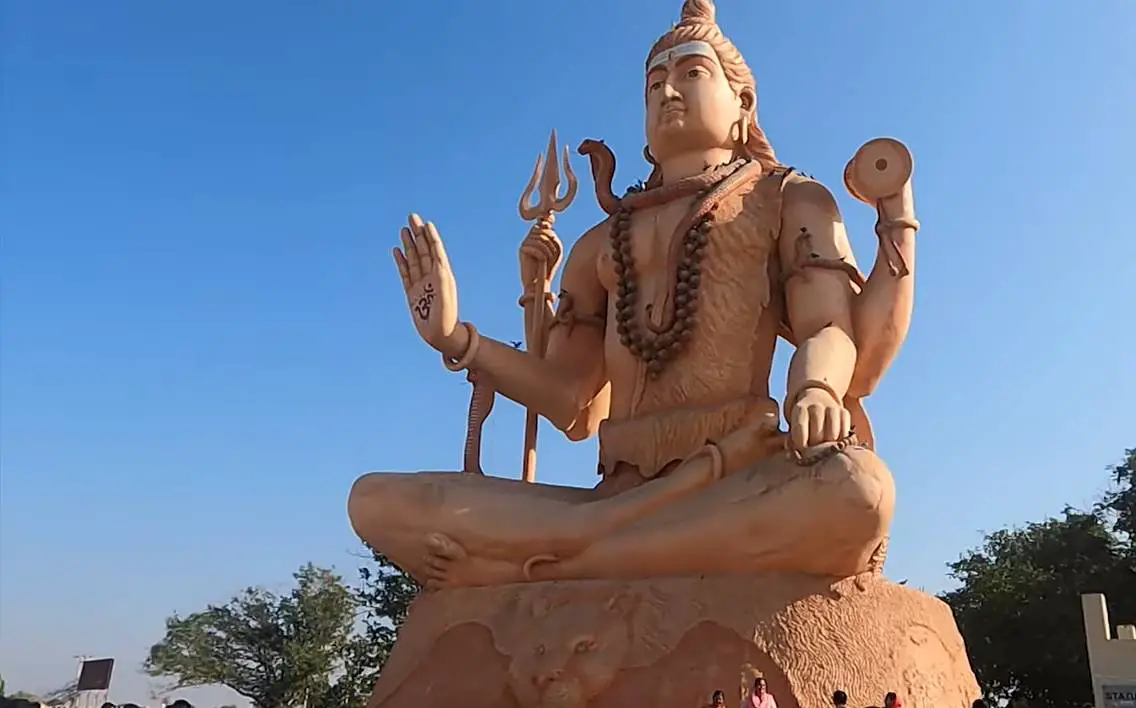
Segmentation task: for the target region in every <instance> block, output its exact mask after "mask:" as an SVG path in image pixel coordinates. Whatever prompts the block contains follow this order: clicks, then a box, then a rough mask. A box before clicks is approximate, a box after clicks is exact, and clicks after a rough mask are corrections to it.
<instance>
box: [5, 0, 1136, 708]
mask: <svg viewBox="0 0 1136 708" xmlns="http://www.w3.org/2000/svg"><path fill="white" fill-rule="evenodd" d="M679 5H680V3H679V2H678V1H677V0H675V1H673V2H670V1H669V2H659V1H658V0H650V1H648V0H622V1H621V2H601V1H600V0H587V1H584V0H580V1H579V2H574V3H534V2H520V1H519V0H501V1H499V2H493V3H456V2H455V3H452V4H451V3H449V2H445V1H444V0H419V1H418V2H417V3H414V4H413V5H412V4H411V3H403V4H389V3H378V2H362V1H360V0H353V1H347V0H345V1H343V2H336V3H279V2H268V1H267V0H248V1H247V2H241V3H223V2H218V1H216V0H212V1H206V2H194V3H172V2H165V3H156V2H143V1H142V0H134V1H127V0H101V1H100V2H79V1H72V2H56V3H46V2H32V1H26V0H25V1H23V2H20V1H18V0H0V12H2V14H0V47H2V49H0V72H2V73H0V79H2V80H0V189H2V198H0V233H2V238H3V260H2V268H3V271H2V283H0V287H2V289H3V292H2V294H3V301H2V308H3V309H2V321H0V324H2V327H3V330H2V334H3V336H2V342H0V347H2V349H0V357H2V358H0V362H2V369H0V391H2V396H0V413H2V423H3V425H2V427H0V445H2V447H0V452H2V464H3V467H2V473H3V477H2V488H0V493H2V504H3V513H2V517H0V570H2V584H0V672H2V673H3V675H4V676H5V678H6V679H7V680H8V685H9V686H10V687H12V688H14V689H30V690H42V689H45V688H49V687H51V686H52V685H55V684H59V683H62V682H63V681H65V680H67V679H68V678H69V677H70V676H73V674H72V672H73V671H74V663H73V660H72V656H73V655H75V654H81V653H85V654H91V655H113V656H116V657H118V659H119V661H120V665H119V669H118V674H117V676H116V679H115V687H114V691H113V692H112V696H111V697H112V699H117V700H120V701H122V700H129V699H133V700H138V699H144V698H145V697H146V693H147V690H148V689H147V683H146V681H145V680H144V679H143V678H141V677H139V676H138V675H137V674H136V667H137V666H138V664H139V662H140V661H141V659H142V658H143V656H144V652H145V650H146V648H147V647H148V646H149V644H151V643H152V642H154V641H155V640H157V639H158V638H160V636H161V633H162V620H163V618H164V617H165V616H166V615H167V614H168V613H170V612H171V611H174V610H177V611H180V612H191V611H193V610H196V609H199V608H201V607H203V606H204V605H205V604H206V603H209V602H222V601H224V600H226V599H227V598H228V597H230V596H231V595H232V594H233V593H234V592H235V591H236V590H238V589H239V588H241V587H243V586H245V585H249V584H260V585H266V586H268V587H273V588H278V589H284V588H285V587H286V586H287V582H288V581H289V578H290V573H291V572H292V571H293V570H294V569H295V568H296V567H297V566H299V565H300V564H301V563H304V562H305V561H309V560H310V561H315V562H317V563H321V564H327V565H334V566H336V567H337V568H338V569H340V570H342V571H343V572H345V573H347V574H353V572H354V568H355V566H356V565H357V560H356V558H355V557H354V556H353V555H352V554H353V553H354V552H356V550H357V548H358V546H357V543H356V541H355V539H354V537H353V535H352V533H351V531H350V528H349V526H348V523H347V519H346V515H345V509H344V501H345V497H346V493H347V490H348V488H349V486H350V484H351V481H352V480H353V479H354V478H355V477H356V476H357V475H358V474H359V473H361V472H363V471H366V470H370V469H395V470H415V469H452V468H455V467H456V466H457V465H458V464H459V462H460V451H461V443H462V434H463V422H464V417H465V407H466V402H467V395H468V388H467V386H466V385H465V384H464V379H463V377H461V376H459V375H453V374H449V373H448V372H446V371H445V370H444V369H443V368H442V367H441V365H440V362H439V361H438V357H437V356H436V355H434V354H432V353H431V352H430V351H428V350H427V348H426V347H425V345H424V344H422V343H420V342H419V341H418V339H417V338H416V336H415V334H414V331H413V328H412V326H411V324H410V322H409V320H408V316H407V314H406V311H405V305H404V301H403V299H402V296H401V293H400V288H399V283H398V278H397V275H396V273H395V270H394V267H393V265H392V264H391V261H390V255H389V250H390V248H391V246H392V245H394V244H395V242H396V239H397V232H398V229H399V227H400V226H401V225H402V223H403V222H404V220H405V217H406V214H407V212H408V211H409V210H416V211H419V212H420V213H422V214H423V215H424V216H425V217H426V218H428V219H431V220H433V221H435V222H436V223H437V225H438V227H439V229H440V230H441V233H442V236H443V238H444V239H445V241H446V244H447V247H448V249H449V251H450V255H451V260H452V261H453V262H454V264H455V268H456V271H457V277H458V283H459V288H460V292H461V296H462V299H461V304H462V314H463V316H464V317H465V318H467V319H469V320H472V321H473V322H475V323H477V325H478V327H479V329H480V330H481V331H483V332H485V333H486V334H489V335H491V336H497V337H499V338H506V339H520V338H521V330H522V324H521V313H520V310H519V309H518V308H517V307H516V306H515V304H514V303H515V302H516V297H517V295H518V294H519V287H520V286H519V283H518V277H517V260H516V255H515V249H516V246H517V244H518V243H519V242H520V239H521V238H522V237H523V235H524V232H525V228H526V226H525V224H523V223H522V222H521V221H520V220H519V218H518V216H517V213H516V202H517V197H518V195H519V193H520V190H521V188H522V187H523V186H524V183H525V181H526V180H527V178H528V176H529V170H530V169H531V166H532V161H533V158H534V157H535V155H536V153H537V152H538V151H539V150H540V149H541V148H542V147H543V146H544V144H545V142H546V140H547V136H548V131H549V130H550V129H551V128H553V127H555V128H557V129H558V131H559V133H560V135H561V136H562V138H563V139H564V140H566V141H567V142H569V143H570V144H572V145H575V144H576V143H578V142H579V141H580V140H581V139H583V138H589V137H591V138H604V139H606V140H607V142H608V143H609V144H610V145H612V146H613V148H614V149H615V150H616V152H617V154H618V155H619V157H620V159H621V161H620V171H619V175H618V178H617V179H618V183H619V184H623V185H626V184H630V183H631V182H633V181H635V180H637V179H639V178H641V177H644V176H645V174H646V172H645V170H644V165H643V163H642V161H641V159H640V157H639V153H640V149H641V147H642V145H643V137H642V93H641V92H642V86H641V82H642V74H641V71H642V69H641V67H642V61H643V59H644V55H645V52H646V51H647V49H648V48H649V46H650V44H651V42H652V41H653V40H654V39H655V38H656V37H657V36H658V35H659V34H660V33H661V32H663V31H664V30H666V29H667V28H668V27H669V26H670V24H671V23H672V22H673V21H674V20H675V19H676V17H677V13H678V9H679ZM719 19H720V21H721V23H722V25H723V27H724V28H725V29H726V31H727V32H728V33H729V34H730V36H731V37H732V38H733V39H734V40H735V42H736V43H737V44H738V45H739V46H740V47H741V48H742V50H743V51H744V52H745V53H746V56H747V58H748V60H749V62H750V64H751V66H752V67H753V69H754V71H755V73H756V74H757V76H758V80H759V94H760V102H761V109H762V113H761V118H762V123H763V125H764V127H765V129H766V131H767V132H768V134H769V136H770V138H771V139H772V141H773V144H774V146H775V147H776V148H777V150H778V153H779V156H780V157H781V158H782V159H783V160H784V161H786V162H788V163H790V164H793V165H795V166H798V167H800V168H802V169H804V170H805V171H807V172H809V173H810V174H813V175H815V176H816V177H817V178H818V179H821V180H822V181H824V182H825V183H827V184H828V185H829V186H830V187H831V188H832V189H833V191H834V193H836V194H837V196H838V198H839V200H840V203H841V205H842V208H843V209H844V213H845V217H846V219H847V221H848V223H849V228H850V230H851V233H852V237H853V242H854V246H855V247H856V249H857V253H858V255H859V259H860V260H861V261H862V262H865V263H870V262H871V260H872V258H873V253H874V249H875V239H874V236H873V234H872V231H871V226H872V223H873V219H874V214H872V212H871V210H870V209H868V208H867V207H865V206H863V205H861V204H859V203H857V202H854V201H853V200H852V199H851V198H850V197H848V196H847V194H846V193H845V192H844V189H843V186H842V183H841V171H842V169H843V167H844V164H845V162H846V161H847V160H848V158H849V157H851V155H852V154H853V153H854V152H855V150H856V148H857V147H859V145H860V144H862V143H863V142H864V141H866V140H868V139H870V138H873V137H876V136H879V135H891V136H895V137H898V138H901V139H902V140H904V141H906V142H907V143H908V144H909V145H910V146H911V148H912V150H913V152H914V154H915V158H916V182H915V187H916V200H917V206H918V213H919V217H920V219H921V220H922V223H923V231H922V232H921V233H920V235H919V239H920V250H919V266H918V268H919V270H918V277H919V281H918V302H917V307H916V320H915V324H914V327H913V329H912V332H911V336H910V338H909V340H908V343H907V346H906V348H905V350H904V352H903V353H902V355H901V357H900V359H899V361H898V363H897V364H896V365H895V367H894V368H893V369H892V371H891V373H890V374H889V376H888V378H887V379H885V381H884V383H883V385H882V386H881V388H880V390H879V392H878V394H877V395H876V396H875V397H874V398H873V399H872V400H870V401H869V407H870V411H871V413H872V415H873V421H874V423H875V426H876V429H877V432H878V436H879V444H880V451H881V453H882V454H883V456H884V457H885V458H886V459H887V460H888V462H889V463H890V464H891V466H892V468H893V470H894V472H895V474H896V478H897V481H898V483H899V495H900V497H899V499H900V507H899V512H898V516H897V518H896V521H895V528H894V542H893V549H892V555H891V561H890V565H889V568H888V573H889V575H891V576H893V577H896V578H909V579H910V580H911V582H912V583H915V584H919V585H922V586H924V587H926V588H927V589H928V590H938V589H941V588H943V587H945V586H946V585H947V584H948V580H947V579H946V576H945V563H947V562H948V561H950V560H952V559H954V558H955V557H957V555H958V554H959V553H960V552H961V551H963V550H964V549H966V548H967V547H969V546H972V545H974V544H975V543H976V542H978V541H979V540H980V538H981V531H982V530H993V529H996V528H999V527H1001V526H1003V525H1006V524H1015V523H1019V522H1023V521H1026V520H1030V519H1036V518H1039V517H1041V516H1043V515H1045V514H1048V513H1054V512H1057V511H1059V510H1060V508H1061V507H1062V505H1063V504H1065V503H1067V502H1068V503H1073V504H1082V503H1086V502H1088V501H1090V500H1091V499H1092V497H1093V495H1094V494H1095V493H1096V492H1097V491H1098V490H1100V489H1101V488H1102V486H1103V484H1104V481H1105V476H1104V474H1103V467H1104V466H1105V465H1107V464H1109V463H1111V462H1114V461H1116V460H1117V459H1118V458H1119V456H1120V454H1121V453H1122V451H1123V449H1124V448H1125V447H1126V446H1132V445H1136V437H1134V434H1136V426H1134V425H1133V417H1132V416H1133V413H1132V401H1133V400H1134V399H1136V374H1134V373H1133V367H1132V365H1131V361H1132V358H1133V354H1134V352H1136V335H1134V334H1133V328H1132V326H1131V324H1130V323H1126V320H1129V321H1130V320H1131V319H1132V318H1131V315H1130V314H1129V311H1130V310H1131V309H1132V304H1133V303H1134V302H1136V285H1133V275H1134V274H1136V238H1134V237H1133V233H1132V231H1131V229H1132V217H1131V212H1130V211H1129V209H1131V208H1132V200H1133V195H1136V178H1134V177H1133V174H1134V173H1133V170H1132V169H1131V163H1132V162H1133V161H1134V159H1136V141H1134V139H1133V138H1132V133H1131V129H1132V126H1133V125H1136V91H1134V90H1133V88H1132V86H1133V84H1132V76H1133V75H1134V74H1136V45H1133V44H1132V42H1131V37H1132V35H1133V34H1134V33H1136V4H1133V3H1131V2H1127V1H1126V0H1097V1H1096V2H1092V3H1079V4H1077V6H1076V9H1074V3H1054V4H1052V5H1046V4H1045V3H1037V2H1025V1H1024V0H1013V1H1011V0H1000V1H999V2H993V3H981V2H978V1H977V0H968V1H966V2H960V3H946V2H939V3H910V2H899V1H898V0H887V1H885V0H880V1H878V2H873V3H836V2H831V3H824V4H817V3H772V2H761V3H756V2H743V1H742V0H721V2H720V4H719ZM575 164H576V168H577V171H578V172H579V173H580V174H581V175H582V176H584V177H585V181H584V186H583V188H582V189H581V193H580V197H579V198H578V199H577V201H576V203H575V205H574V206H573V207H572V208H571V209H570V210H569V212H568V213H567V214H565V215H564V216H563V217H562V218H560V220H559V221H558V229H559V233H560V235H561V237H562V238H563V239H564V240H565V241H566V242H569V243H570V242H571V241H572V240H574V239H575V238H576V236H577V235H578V234H579V233H581V232H582V231H583V230H584V229H585V228H587V227H588V226H589V225H590V224H591V223H593V222H594V221H595V220H597V219H598V218H599V215H600V212H599V209H598V207H597V206H596V205H595V203H594V201H593V199H592V198H591V196H590V195H591V190H590V180H587V179H586V175H587V172H588V171H587V167H586V165H585V164H584V162H583V161H582V160H579V159H577V161H576V163H575ZM784 363H785V355H784V352H782V353H781V355H780V356H779V365H778V368H777V370H776V372H775V374H774V376H775V379H774V388H775V389H776V390H782V389H783V386H784V384H783V376H784ZM522 429H523V413H522V411H521V410H520V409H518V408H517V407H516V406H513V405H512V404H505V403H500V404H499V405H498V407H497V409H496V411H495V412H494V415H493V418H492V420H491V422H490V423H489V425H488V448H487V450H486V453H485V464H486V467H487V468H488V469H490V470H494V471H496V473H497V474H500V475H504V476H517V475H519V471H520V467H519V465H520V456H521V440H522ZM540 451H541V454H540V467H539V470H538V476H539V478H541V479H543V480H546V481H550V482H558V483H570V484H577V485H591V484H593V483H594V481H595V480H594V476H593V472H594V470H595V454H596V450H595V444H594V442H589V443H585V444H575V445H574V444H570V443H568V442H566V441H562V440H560V439H558V438H557V436H556V435H555V433H554V431H552V430H551V429H549V428H544V429H543V430H542V437H541V440H540ZM220 697H222V694H219V693H213V694H212V695H210V696H206V698H208V699H210V700H212V699H213V698H218V700H219V698H220Z"/></svg>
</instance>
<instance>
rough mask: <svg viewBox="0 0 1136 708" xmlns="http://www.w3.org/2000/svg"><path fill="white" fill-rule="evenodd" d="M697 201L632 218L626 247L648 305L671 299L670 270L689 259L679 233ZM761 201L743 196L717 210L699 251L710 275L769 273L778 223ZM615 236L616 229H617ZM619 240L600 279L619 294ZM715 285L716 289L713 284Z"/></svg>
mask: <svg viewBox="0 0 1136 708" xmlns="http://www.w3.org/2000/svg"><path fill="white" fill-rule="evenodd" d="M694 199H695V198H694V197H687V198H683V199H678V200H675V201H673V202H670V203H667V204H664V205H661V206H657V207H651V208H646V209H642V210H639V211H636V212H635V213H634V214H632V216H631V225H630V229H628V235H627V239H626V244H627V245H626V248H629V250H630V255H631V258H630V259H628V260H630V262H631V263H633V264H634V266H633V268H634V274H633V277H634V279H635V281H636V287H637V288H638V289H639V291H640V294H641V295H642V296H643V297H642V298H641V300H640V302H641V303H647V302H650V301H652V300H655V299H657V298H658V297H665V296H666V295H667V293H666V292H664V291H665V290H666V286H667V284H668V283H669V281H671V280H673V276H674V274H673V273H671V272H670V271H672V270H674V269H675V268H678V267H681V266H682V265H683V263H684V262H686V260H687V259H684V257H683V256H684V248H685V244H684V236H685V235H686V234H685V230H684V232H683V233H679V232H678V229H679V228H680V227H681V226H683V224H684V223H685V221H686V217H687V216H688V214H689V213H690V211H691V209H692V207H693V206H694ZM755 202H756V200H747V199H745V198H743V197H738V198H735V199H733V200H729V201H728V202H727V203H723V204H722V205H721V206H720V207H719V209H717V210H716V211H715V214H714V218H713V221H712V226H711V228H710V230H709V231H708V233H707V234H706V236H707V243H706V245H705V247H704V249H702V250H701V252H700V256H701V257H700V258H699V259H698V260H699V261H700V266H701V268H703V269H709V271H710V272H711V273H713V274H714V275H715V276H718V277H717V278H715V279H716V280H717V279H721V278H724V279H726V280H728V281H734V280H735V279H736V276H738V275H739V274H742V273H744V272H749V273H751V274H752V273H754V272H755V271H758V270H760V271H764V270H765V269H766V267H767V264H768V260H769V256H770V253H771V252H772V250H773V249H772V246H773V244H774V243H775V241H776V228H775V226H776V219H774V220H773V223H772V224H771V223H767V222H769V221H770V220H769V219H768V218H765V217H768V216H769V215H768V214H763V213H761V210H760V209H759V204H757V203H755ZM613 232H614V226H613ZM619 247H621V246H620V244H618V243H617V240H616V239H613V238H610V237H609V238H608V240H607V242H606V243H605V244H604V248H603V249H602V251H601V254H600V263H599V264H598V265H599V269H598V270H599V277H600V281H601V282H602V283H603V285H604V286H605V287H606V288H607V289H608V290H609V291H614V290H616V289H617V288H618V287H619V282H620V273H619V268H617V265H616V258H615V249H616V248H619ZM710 285H713V283H711V284H710Z"/></svg>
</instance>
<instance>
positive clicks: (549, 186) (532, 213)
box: [520, 130, 577, 482]
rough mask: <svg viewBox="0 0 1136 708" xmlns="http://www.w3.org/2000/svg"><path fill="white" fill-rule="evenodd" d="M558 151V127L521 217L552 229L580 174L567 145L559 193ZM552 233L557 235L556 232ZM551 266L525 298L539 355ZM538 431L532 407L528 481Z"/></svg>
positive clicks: (531, 347)
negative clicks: (564, 181) (536, 193)
mask: <svg viewBox="0 0 1136 708" xmlns="http://www.w3.org/2000/svg"><path fill="white" fill-rule="evenodd" d="M557 152H558V151H557V149H556V131H555V130H553V131H552V135H551V136H549V138H548V152H547V154H546V155H540V156H538V157H537V158H536V167H534V168H533V174H532V177H531V178H530V179H529V183H528V186H526V187H525V191H524V192H523V193H522V194H521V203H520V212H521V218H522V219H524V220H525V221H536V222H537V223H538V224H541V222H543V226H544V227H545V228H546V229H551V227H552V222H553V220H554V219H555V213H556V212H558V211H564V210H565V209H567V208H568V205H570V204H571V203H572V200H573V199H575V198H576V186H577V184H576V175H575V173H573V172H572V162H571V159H570V158H569V156H568V148H567V147H565V148H564V176H565V177H566V178H567V180H568V187H567V189H566V190H565V192H564V194H563V195H562V196H558V195H557V192H558V191H559V189H560V159H559V156H558V154H557ZM538 183H539V184H540V194H539V196H538V198H537V201H536V204H533V203H532V197H533V190H534V189H535V188H536V186H537V184H538ZM552 237H553V238H556V236H555V234H553V235H552ZM551 267H552V264H551V263H542V264H541V268H540V272H539V273H537V279H536V282H535V283H525V293H524V295H523V296H522V298H521V302H522V303H523V305H524V308H525V321H526V322H528V325H529V326H528V328H527V329H526V331H525V342H526V345H527V349H528V351H529V352H530V353H531V354H532V355H533V356H538V357H543V356H544V352H545V348H546V347H547V346H548V342H547V328H546V327H545V323H544V317H545V307H546V305H545V303H546V302H548V301H549V300H550V299H551V298H552V294H551V293H550V292H549V290H548V276H549V268H551ZM538 289H539V292H538ZM536 433H537V414H536V411H534V410H532V409H531V408H530V409H529V410H528V411H526V413H525V447H524V461H523V463H522V465H523V466H522V475H523V479H524V480H525V481H526V482H534V481H536Z"/></svg>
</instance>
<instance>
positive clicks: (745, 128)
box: [734, 115, 749, 145]
mask: <svg viewBox="0 0 1136 708" xmlns="http://www.w3.org/2000/svg"><path fill="white" fill-rule="evenodd" d="M736 125H737V127H738V136H737V137H736V138H735V139H734V142H736V143H738V144H739V145H745V144H746V143H748V142H749V116H745V115H743V116H742V117H741V118H739V119H738V122H737V123H736Z"/></svg>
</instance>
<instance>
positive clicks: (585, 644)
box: [575, 639, 596, 654]
mask: <svg viewBox="0 0 1136 708" xmlns="http://www.w3.org/2000/svg"><path fill="white" fill-rule="evenodd" d="M595 647H596V643H595V642H594V641H592V640H591V639H581V640H580V641H578V642H576V648H575V651H576V653H577V654H585V653H587V652H589V651H591V650H592V649H595Z"/></svg>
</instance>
